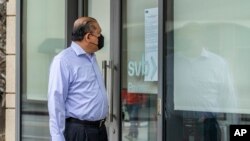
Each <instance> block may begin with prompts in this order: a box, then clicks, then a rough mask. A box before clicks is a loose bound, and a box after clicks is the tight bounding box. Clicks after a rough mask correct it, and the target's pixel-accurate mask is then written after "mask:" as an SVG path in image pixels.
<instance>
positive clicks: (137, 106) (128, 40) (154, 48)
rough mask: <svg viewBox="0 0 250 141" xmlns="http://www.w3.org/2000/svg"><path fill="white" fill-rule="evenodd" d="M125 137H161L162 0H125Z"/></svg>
mask: <svg viewBox="0 0 250 141" xmlns="http://www.w3.org/2000/svg"><path fill="white" fill-rule="evenodd" d="M122 6H123V7H122V9H123V10H122V52H121V55H122V58H121V60H122V64H121V67H122V74H121V77H122V78H121V79H122V80H121V84H122V89H121V98H122V99H121V101H122V105H121V106H122V121H121V123H122V126H121V127H122V128H121V129H122V132H121V133H122V141H155V140H156V139H157V136H156V131H157V126H156V124H157V118H156V100H157V92H158V89H157V84H158V74H157V73H158V66H157V65H158V3H157V1H155V0H146V1H145V0H136V1H134V0H127V1H123V3H122Z"/></svg>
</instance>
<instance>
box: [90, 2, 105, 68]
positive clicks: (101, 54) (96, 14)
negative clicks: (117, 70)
mask: <svg viewBox="0 0 250 141" xmlns="http://www.w3.org/2000/svg"><path fill="white" fill-rule="evenodd" d="M96 9H98V10H96ZM88 16H90V17H93V18H95V19H96V20H97V21H98V23H99V24H100V26H101V28H102V35H103V36H104V47H103V48H102V49H101V50H100V51H97V52H96V59H97V62H98V64H99V67H100V68H102V61H103V60H109V59H110V55H109V54H110V0H101V1H99V0H89V1H88Z"/></svg>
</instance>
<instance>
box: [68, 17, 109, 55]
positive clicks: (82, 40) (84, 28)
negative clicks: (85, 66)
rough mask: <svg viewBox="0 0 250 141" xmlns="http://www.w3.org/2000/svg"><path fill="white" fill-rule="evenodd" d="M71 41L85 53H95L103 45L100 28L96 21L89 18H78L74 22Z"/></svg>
mask: <svg viewBox="0 0 250 141" xmlns="http://www.w3.org/2000/svg"><path fill="white" fill-rule="evenodd" d="M71 39H72V41H75V42H76V43H78V44H79V45H80V46H81V47H82V48H83V49H84V50H85V51H86V52H87V53H93V52H96V51H97V50H99V49H101V48H102V47H103V44H104V37H103V36H102V34H101V27H100V26H99V24H98V22H97V20H96V19H94V18H91V17H80V18H78V19H77V20H76V21H75V22H74V27H73V31H72V36H71Z"/></svg>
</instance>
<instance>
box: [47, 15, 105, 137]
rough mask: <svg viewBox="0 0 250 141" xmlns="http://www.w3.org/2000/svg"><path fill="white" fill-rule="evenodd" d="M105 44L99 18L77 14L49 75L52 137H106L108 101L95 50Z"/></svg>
mask: <svg viewBox="0 0 250 141" xmlns="http://www.w3.org/2000/svg"><path fill="white" fill-rule="evenodd" d="M103 44H104V37H103V36H102V34H101V28H100V26H99V24H98V22H97V21H96V19H94V18H91V17H80V18H78V19H77V20H76V21H75V23H74V27H73V32H72V43H71V46H70V47H69V48H67V49H64V50H63V51H62V52H60V53H59V54H58V55H57V56H55V58H54V60H53V62H52V64H51V67H50V75H49V87H48V109H49V118H50V119H49V125H50V134H51V138H52V141H85V140H88V141H107V140H108V139H107V132H106V127H105V125H104V122H105V117H106V115H107V112H108V101H107V95H106V90H105V86H104V82H103V78H102V75H101V72H100V69H99V67H98V65H97V61H96V57H95V52H96V51H98V50H100V49H101V48H102V47H103Z"/></svg>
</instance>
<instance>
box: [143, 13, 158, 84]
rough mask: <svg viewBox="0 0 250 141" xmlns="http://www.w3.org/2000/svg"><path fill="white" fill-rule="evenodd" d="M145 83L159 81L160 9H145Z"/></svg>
mask: <svg viewBox="0 0 250 141" xmlns="http://www.w3.org/2000/svg"><path fill="white" fill-rule="evenodd" d="M145 69H146V71H145V72H146V73H145V76H144V81H158V8H149V9H145Z"/></svg>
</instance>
